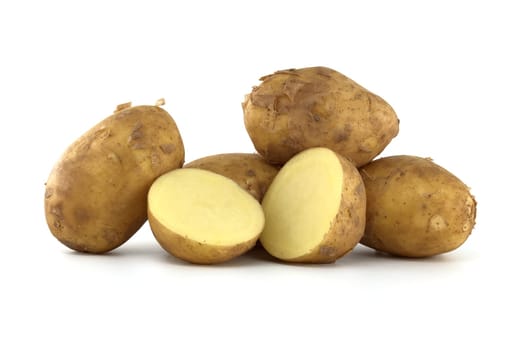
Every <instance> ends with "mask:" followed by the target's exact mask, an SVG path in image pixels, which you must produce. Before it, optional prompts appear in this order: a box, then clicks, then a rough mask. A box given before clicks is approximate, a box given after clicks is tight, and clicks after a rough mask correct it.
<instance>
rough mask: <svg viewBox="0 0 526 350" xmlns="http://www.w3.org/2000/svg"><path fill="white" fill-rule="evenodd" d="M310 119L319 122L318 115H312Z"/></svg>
mask: <svg viewBox="0 0 526 350" xmlns="http://www.w3.org/2000/svg"><path fill="white" fill-rule="evenodd" d="M312 119H314V121H315V122H319V121H320V120H321V118H320V116H319V115H313V116H312Z"/></svg>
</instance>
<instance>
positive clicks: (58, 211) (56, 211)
mask: <svg viewBox="0 0 526 350" xmlns="http://www.w3.org/2000/svg"><path fill="white" fill-rule="evenodd" d="M50 212H51V214H53V215H55V217H56V218H57V219H59V220H62V219H64V215H63V214H62V203H60V204H58V205H56V206H54V207H52V208H51V210H50Z"/></svg>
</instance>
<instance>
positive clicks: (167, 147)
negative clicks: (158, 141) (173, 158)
mask: <svg viewBox="0 0 526 350" xmlns="http://www.w3.org/2000/svg"><path fill="white" fill-rule="evenodd" d="M159 148H160V149H161V151H163V153H164V154H170V153H172V152H173V151H175V145H174V144H173V143H163V144H162V145H160V146H159Z"/></svg>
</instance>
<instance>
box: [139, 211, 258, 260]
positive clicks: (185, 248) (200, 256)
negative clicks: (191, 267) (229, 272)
mask: <svg viewBox="0 0 526 350" xmlns="http://www.w3.org/2000/svg"><path fill="white" fill-rule="evenodd" d="M148 223H149V224H150V227H151V229H152V232H154V237H155V239H156V240H157V242H159V244H160V245H161V247H162V248H163V249H164V250H166V251H167V252H168V253H170V254H171V255H173V256H176V257H178V258H180V259H183V260H185V261H187V262H191V263H194V264H201V265H209V264H219V263H222V262H225V261H228V260H232V259H233V258H235V257H238V256H240V255H242V254H243V253H245V252H247V251H248V250H250V249H251V248H252V247H254V245H255V244H256V242H257V240H258V237H259V236H256V237H254V239H252V240H249V241H247V242H243V243H240V244H236V245H233V246H216V245H208V244H201V243H199V242H197V241H194V240H192V239H189V238H188V237H182V236H181V235H179V234H176V233H173V232H171V231H170V230H168V229H167V228H166V227H165V226H164V225H162V224H161V223H160V222H159V221H158V220H157V219H155V216H154V215H152V214H151V212H150V211H148Z"/></svg>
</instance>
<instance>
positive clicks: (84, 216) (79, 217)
mask: <svg viewBox="0 0 526 350" xmlns="http://www.w3.org/2000/svg"><path fill="white" fill-rule="evenodd" d="M74 215H75V220H76V221H77V223H78V224H83V223H85V222H87V221H89V219H90V215H89V211H88V210H86V209H85V208H75V211H74Z"/></svg>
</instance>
